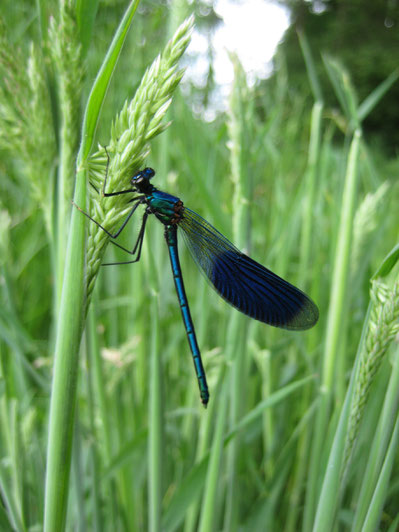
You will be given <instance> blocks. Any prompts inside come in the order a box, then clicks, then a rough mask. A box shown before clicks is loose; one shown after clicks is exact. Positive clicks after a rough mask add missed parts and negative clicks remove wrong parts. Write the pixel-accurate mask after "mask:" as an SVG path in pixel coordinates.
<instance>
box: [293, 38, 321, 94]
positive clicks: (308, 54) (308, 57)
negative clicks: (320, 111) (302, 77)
mask: <svg viewBox="0 0 399 532" xmlns="http://www.w3.org/2000/svg"><path fill="white" fill-rule="evenodd" d="M298 39H299V44H300V45H301V50H302V55H303V58H304V60H305V65H306V70H307V73H308V78H309V83H310V88H311V90H312V93H313V98H314V99H315V100H316V102H320V103H321V102H323V93H322V90H321V86H320V83H319V78H318V75H317V70H316V66H315V63H314V61H313V57H312V51H311V49H310V46H309V42H308V40H307V38H306V35H305V33H304V32H303V31H300V30H299V31H298Z"/></svg>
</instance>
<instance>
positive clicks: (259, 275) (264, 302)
mask: <svg viewBox="0 0 399 532" xmlns="http://www.w3.org/2000/svg"><path fill="white" fill-rule="evenodd" d="M179 227H180V228H181V229H182V232H183V236H184V239H185V241H186V243H187V245H188V248H189V250H190V252H191V254H192V256H193V258H194V260H195V262H196V263H197V264H198V265H199V267H200V268H201V269H202V270H203V272H204V273H205V275H206V276H207V277H208V279H209V280H210V281H211V283H212V285H213V286H214V288H215V290H216V291H217V293H218V294H219V295H220V296H221V297H223V298H224V299H225V300H226V301H228V302H229V303H230V305H233V307H235V308H236V309H238V310H240V311H241V312H243V313H244V314H247V315H248V316H250V317H251V318H254V319H256V320H259V321H262V322H264V323H268V324H269V325H273V326H274V327H281V328H283V329H291V330H301V329H309V328H310V327H313V325H314V324H315V323H316V322H317V320H318V317H319V311H318V308H317V306H316V305H315V304H314V303H313V301H312V300H311V299H310V298H308V296H307V295H306V294H304V293H303V292H301V290H299V289H298V288H295V286H293V285H292V284H290V283H288V282H287V281H284V279H281V277H279V276H278V275H276V274H274V273H273V272H271V271H270V270H268V269H267V268H264V267H263V266H262V265H260V264H258V263H257V262H255V261H254V260H252V259H251V258H250V257H248V256H247V255H244V254H243V253H241V252H240V251H239V250H238V249H237V248H236V247H234V246H233V244H231V242H229V241H228V240H227V238H225V237H224V236H223V235H222V234H221V233H219V231H217V230H216V229H215V228H214V227H212V226H211V225H210V224H209V223H208V222H207V221H206V220H204V219H203V218H201V216H199V215H198V214H196V213H195V212H193V211H191V210H190V209H187V207H185V208H184V214H183V218H182V220H181V221H180V222H179Z"/></svg>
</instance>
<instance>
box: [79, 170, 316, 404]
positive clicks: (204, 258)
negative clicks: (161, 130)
mask: <svg viewBox="0 0 399 532" xmlns="http://www.w3.org/2000/svg"><path fill="white" fill-rule="evenodd" d="M154 175H155V172H154V170H152V169H151V168H145V169H144V170H142V171H140V172H138V173H137V174H135V175H134V176H133V177H132V179H131V185H132V188H131V189H129V190H124V191H120V192H112V193H108V194H107V193H105V191H104V188H105V182H104V187H103V194H104V195H105V196H114V195H118V194H125V193H137V194H138V195H137V196H135V197H133V198H132V199H131V200H130V201H131V203H132V205H133V206H132V210H131V212H130V214H129V215H128V217H127V218H126V220H125V222H124V223H123V225H122V226H121V228H120V229H119V230H118V231H117V233H115V234H111V233H109V232H108V231H107V230H106V229H104V228H103V227H102V226H101V225H100V224H99V223H98V222H96V221H95V220H93V221H94V222H95V223H96V224H97V225H98V226H99V227H101V229H103V230H104V231H106V232H107V234H108V235H109V236H110V237H111V238H117V236H119V234H120V233H121V231H122V230H123V228H124V227H125V226H126V224H127V222H128V221H129V219H130V218H131V216H132V215H133V213H134V212H135V210H136V208H137V207H138V206H139V205H145V206H146V209H145V212H144V216H143V223H142V226H141V229H140V232H139V236H138V239H137V242H136V244H135V246H134V248H133V250H132V251H129V250H127V249H125V248H123V247H122V246H120V245H119V244H117V243H115V242H114V244H116V245H117V246H118V247H120V248H122V249H124V250H125V251H128V252H129V253H131V254H132V255H136V258H135V259H134V260H131V261H129V262H128V263H132V262H137V261H138V260H139V258H140V253H141V246H142V242H143V239H144V233H145V226H146V222H147V218H148V216H149V215H150V214H154V215H155V217H156V218H157V219H158V220H159V221H160V222H161V223H162V224H163V225H164V228H165V239H166V243H167V245H168V250H169V257H170V263H171V266H172V272H173V279H174V282H175V287H176V292H177V297H178V300H179V304H180V309H181V313H182V317H183V322H184V326H185V329H186V332H187V338H188V342H189V345H190V349H191V352H192V356H193V361H194V367H195V371H196V375H197V379H198V384H199V388H200V395H201V400H202V402H203V404H204V405H205V406H206V405H207V403H208V400H209V391H208V385H207V382H206V376H205V371H204V368H203V365H202V360H201V353H200V350H199V347H198V343H197V339H196V336H195V330H194V325H193V321H192V318H191V314H190V309H189V306H188V301H187V297H186V292H185V289H184V283H183V277H182V271H181V267H180V261H179V253H178V245H177V232H178V229H181V231H182V234H183V236H184V239H185V241H186V244H187V245H188V248H189V250H190V252H191V255H192V256H193V258H194V260H195V262H196V263H197V265H198V267H199V268H200V269H201V270H202V271H203V272H204V273H205V275H206V277H207V278H208V279H209V281H210V283H211V285H212V286H213V288H214V289H215V290H216V291H217V292H218V294H219V295H220V296H221V297H223V299H225V300H226V301H227V302H228V303H229V304H230V305H232V306H233V307H235V308H236V309H237V310H239V311H241V312H243V313H244V314H246V315H248V316H250V317H251V318H254V319H256V320H259V321H262V322H263V323H267V324H269V325H272V326H274V327H280V328H283V329H289V330H305V329H309V328H310V327H313V325H315V323H316V322H317V320H318V317H319V311H318V309H317V306H316V305H315V304H314V303H313V301H312V300H311V299H310V298H309V297H308V296H307V295H306V294H304V293H303V292H302V291H301V290H299V289H298V288H296V287H295V286H293V285H292V284H290V283H288V282H287V281H285V280H284V279H282V278H281V277H279V276H278V275H276V274H274V273H273V272H271V271H270V270H268V269H267V268H265V267H264V266H262V265H261V264H259V263H257V262H255V261H254V260H253V259H251V258H250V257H248V256H247V255H245V254H244V253H241V252H240V251H239V250H238V249H237V248H236V247H235V246H233V244H231V242H229V241H228V240H227V238H225V237H224V236H223V235H222V234H221V233H219V231H217V230H216V229H215V228H214V227H212V226H211V225H210V224H209V223H208V222H207V221H206V220H204V219H203V218H201V216H199V215H198V214H196V213H195V212H193V211H191V210H190V209H188V208H187V207H185V206H184V205H183V202H182V201H181V200H180V199H179V198H178V197H176V196H172V195H170V194H168V193H166V192H162V191H160V190H158V189H157V188H156V187H154V186H153V185H152V184H151V183H150V179H151V178H152V177H153V176H154ZM85 214H86V213H85ZM86 216H88V215H86ZM89 218H90V217H89ZM91 219H92V218H91ZM128 263H124V264H128Z"/></svg>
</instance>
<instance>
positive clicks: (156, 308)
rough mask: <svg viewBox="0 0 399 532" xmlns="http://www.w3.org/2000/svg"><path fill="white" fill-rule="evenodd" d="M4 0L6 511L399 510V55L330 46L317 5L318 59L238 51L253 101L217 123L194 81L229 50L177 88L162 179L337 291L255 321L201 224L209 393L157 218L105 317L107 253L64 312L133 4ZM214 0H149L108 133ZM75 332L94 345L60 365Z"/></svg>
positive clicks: (86, 524) (112, 253)
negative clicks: (221, 276) (211, 273)
mask: <svg viewBox="0 0 399 532" xmlns="http://www.w3.org/2000/svg"><path fill="white" fill-rule="evenodd" d="M3 5H4V9H3V10H2V16H3V25H2V26H1V28H0V29H1V39H2V41H1V43H0V44H1V45H2V46H1V55H0V58H1V61H0V63H1V71H2V81H3V82H2V83H1V92H0V119H1V123H0V150H1V151H0V177H1V179H0V207H1V210H0V250H1V253H0V268H1V277H0V280H1V292H2V305H1V309H0V340H1V343H0V424H1V434H0V457H1V461H0V492H1V503H0V529H1V530H30V531H36V530H42V529H43V528H44V529H45V530H46V531H50V530H57V531H59V530H63V529H64V528H65V529H66V530H103V531H108V530H121V531H122V530H123V531H125V530H126V531H135V530H146V529H149V530H152V531H154V532H158V531H160V530H166V531H172V530H184V531H185V532H189V531H194V530H200V531H207V530H209V531H213V530H228V531H234V530H251V531H253V530H287V531H296V530H305V531H308V530H318V531H326V530H374V529H376V527H377V528H379V529H380V530H396V529H397V526H398V522H399V517H398V512H397V507H398V505H397V500H398V473H399V469H398V462H397V446H398V438H399V428H398V427H399V422H398V399H399V395H398V394H399V392H398V390H399V365H398V361H397V357H398V344H397V334H398V315H399V288H398V275H397V266H395V264H396V260H397V258H398V251H397V248H395V245H397V242H398V236H399V235H398V226H399V225H398V221H399V217H398V210H397V207H396V206H397V205H398V201H399V187H398V182H397V174H398V169H399V161H398V159H397V158H396V157H395V156H394V155H392V154H393V153H394V151H395V150H394V149H391V150H390V151H386V150H385V149H381V148H380V147H378V146H380V145H381V142H380V141H379V140H378V139H381V138H382V137H383V136H384V135H385V134H389V131H391V129H390V128H391V125H390V122H389V121H388V120H387V122H386V130H385V124H384V121H383V119H381V118H380V119H379V120H380V121H379V126H378V138H377V140H376V137H374V136H372V133H371V130H370V129H368V128H367V127H366V129H365V132H364V131H363V129H362V125H363V121H364V120H371V119H372V117H373V115H374V113H375V112H376V111H377V110H378V109H380V108H382V107H384V102H387V101H389V98H390V94H391V92H392V91H395V90H397V85H398V83H397V81H396V78H395V77H392V78H389V74H391V71H389V72H385V73H384V75H383V74H381V76H380V77H378V79H377V78H376V80H375V81H376V82H375V84H374V85H363V84H362V83H361V80H360V79H359V80H358V79H357V78H356V72H352V70H351V68H350V65H348V66H349V68H348V71H347V70H345V68H344V67H342V66H341V63H344V64H346V54H345V53H344V51H342V53H341V50H338V51H337V58H336V59H338V61H336V60H335V58H325V60H324V65H323V67H322V66H321V63H320V65H319V64H318V50H319V47H318V46H315V45H313V44H312V37H313V33H312V32H310V33H308V31H307V29H306V28H305V29H306V34H302V36H301V37H300V43H301V50H302V55H301V56H299V57H297V58H296V69H299V65H301V66H300V68H301V72H300V75H299V74H298V73H297V72H296V71H295V72H294V71H293V69H292V68H291V58H292V56H291V55H290V54H289V53H288V52H287V55H284V54H283V53H279V55H278V56H277V58H276V71H275V74H274V76H273V77H272V79H271V80H269V81H268V82H267V83H257V84H256V85H255V86H254V87H248V85H247V83H246V79H245V75H244V73H243V71H242V67H241V66H240V64H239V62H238V60H237V58H236V57H234V56H231V61H232V62H233V64H234V68H235V82H234V85H233V86H232V89H231V90H232V94H231V98H230V100H229V108H228V110H227V111H226V113H223V114H220V115H219V116H218V117H217V118H216V119H215V120H214V121H213V122H211V123H208V122H205V121H204V120H202V117H201V116H198V115H196V114H194V113H193V111H192V100H191V98H194V97H195V98H196V101H197V102H198V93H199V97H200V98H201V99H202V101H203V102H205V104H206V102H207V101H208V97H209V93H208V91H209V90H211V89H212V85H213V84H212V68H210V76H209V80H208V84H207V85H206V87H205V88H204V90H203V91H201V90H199V89H198V88H196V87H191V88H190V87H187V86H186V87H185V91H184V92H183V93H182V92H179V89H177V91H175V93H174V96H173V102H172V104H171V107H170V109H169V111H168V114H167V120H171V121H172V123H171V125H170V126H169V127H168V129H166V131H164V132H163V133H162V134H161V135H159V136H158V137H157V138H155V139H154V140H151V141H150V146H151V153H150V155H149V156H148V157H147V159H146V161H145V162H146V164H147V165H149V166H152V167H154V168H155V169H156V171H157V175H156V185H157V186H159V188H161V189H164V190H167V191H169V192H170V193H171V194H174V195H178V196H179V197H181V198H182V199H183V201H184V202H185V204H186V205H188V206H189V207H190V208H192V209H193V210H195V211H197V212H198V213H199V214H200V215H201V216H203V217H205V218H206V219H207V220H209V221H210V222H211V223H212V224H213V225H214V226H215V227H217V228H218V230H220V231H221V232H222V233H223V234H225V235H226V236H227V237H228V238H229V239H230V240H232V241H233V242H234V243H235V244H236V245H237V246H238V247H240V248H241V249H245V250H247V251H248V252H249V253H250V254H251V256H252V257H253V258H255V259H256V260H258V261H259V262H261V263H262V264H265V265H266V266H267V267H269V268H271V269H272V270H273V271H276V272H277V273H278V274H279V275H281V276H283V277H285V278H287V279H288V280H290V281H291V282H292V283H294V284H296V285H298V286H300V287H301V288H302V289H303V290H305V291H306V292H307V293H309V294H310V295H311V297H312V298H313V299H314V300H315V301H316V302H317V303H318V306H319V309H320V320H319V323H318V324H317V326H316V327H315V328H314V329H312V330H310V331H308V332H304V333H289V332H287V331H281V330H277V329H272V328H270V327H266V326H264V325H262V324H260V323H257V322H253V321H250V320H249V319H248V318H246V317H245V316H241V315H239V314H238V313H237V312H236V311H235V310H233V309H231V308H230V307H229V306H228V305H227V304H226V303H225V302H223V301H221V300H220V298H218V297H217V296H216V295H215V294H214V293H213V291H212V290H211V289H210V287H209V286H208V285H207V283H206V282H205V280H204V279H202V277H201V276H200V275H199V273H198V271H197V269H196V267H195V266H194V265H193V263H192V260H191V257H189V256H188V253H187V252H186V250H185V249H184V247H183V246H181V248H180V252H181V261H182V269H183V273H184V280H185V284H186V290H187V294H188V298H189V301H190V303H191V312H192V315H193V319H194V322H195V326H196V331H197V335H198V341H199V344H200V346H201V350H202V356H203V360H204V364H205V367H206V371H207V376H208V381H209V384H210V391H211V399H210V405H209V408H208V410H206V411H205V410H204V409H203V408H202V406H201V404H200V401H199V397H198V389H197V383H196V380H195V376H194V372H193V367H192V362H191V360H190V353H189V348H188V345H187V340H186V333H185V331H184V328H183V326H182V323H181V317H180V311H179V308H178V304H177V299H176V295H175V292H174V285H173V280H172V276H171V272H170V268H169V263H168V257H167V250H166V246H165V244H164V241H163V234H162V233H163V231H162V228H161V227H160V225H159V224H158V223H157V221H156V220H150V221H149V224H148V229H147V234H146V241H145V244H144V249H143V256H142V259H141V261H140V263H139V264H136V265H133V266H120V267H107V268H101V269H100V274H99V276H98V278H97V281H96V284H95V288H94V292H93V294H92V301H91V306H90V310H89V314H88V316H87V319H85V310H86V303H87V297H88V296H87V291H85V290H86V284H85V283H86V280H87V276H88V273H87V272H88V269H89V266H88V265H87V264H86V263H84V268H85V269H84V271H83V270H82V274H81V275H79V273H76V279H75V281H76V292H75V295H76V294H77V293H80V292H79V291H80V290H81V291H82V294H83V296H82V298H81V308H72V309H71V308H69V309H67V310H68V311H69V314H65V313H64V312H63V310H64V309H65V308H66V305H67V303H68V301H67V302H66V303H65V301H66V297H65V292H66V291H67V288H66V286H68V287H71V288H72V289H73V285H72V284H71V283H70V282H69V281H68V282H67V281H66V278H67V277H68V274H70V277H72V281H73V280H74V279H73V278H74V272H70V271H69V272H68V271H66V272H65V275H66V276H65V277H64V267H65V265H67V266H66V268H68V267H69V266H68V264H69V263H68V253H67V251H66V250H67V247H68V246H69V249H72V248H73V245H74V236H75V235H74V234H73V230H72V231H70V230H69V220H70V218H71V215H72V216H76V220H77V222H76V223H77V224H80V223H81V224H82V227H83V228H84V226H83V224H84V223H86V219H85V218H84V217H83V216H82V215H81V214H80V213H79V212H78V211H77V210H76V209H75V211H73V209H72V207H71V205H70V201H71V200H72V197H73V192H72V191H73V188H74V185H75V181H74V180H75V172H76V166H75V165H76V158H77V154H78V149H79V144H80V156H81V154H82V145H83V141H82V139H81V138H80V131H81V127H82V122H83V109H85V108H86V101H87V99H88V97H89V94H90V91H91V89H92V85H93V80H94V79H95V77H96V75H97V72H98V70H99V69H100V66H101V65H102V64H103V65H104V64H105V63H106V61H107V60H104V56H105V54H106V53H107V51H108V49H109V46H110V43H111V41H112V39H113V37H114V35H115V32H116V29H117V27H118V25H119V24H120V21H121V19H122V16H123V12H124V10H125V9H126V8H127V5H126V4H125V2H121V1H120V2H107V3H105V2H104V3H102V4H100V5H98V6H97V4H96V2H88V3H87V4H84V3H79V2H78V3H77V5H72V6H71V7H70V8H69V6H68V4H67V5H66V6H65V5H64V4H61V6H58V5H57V4H56V3H55V2H54V3H51V2H48V3H40V2H39V3H38V4H37V5H36V6H32V4H31V3H30V2H26V3H24V2H19V3H16V2H11V1H8V0H7V1H5V2H3ZM82 6H84V8H85V9H87V11H86V12H85V11H84V9H83V7H82ZM193 9H194V11H195V12H196V15H197V20H198V25H199V26H203V25H207V24H208V25H209V24H210V25H212V24H214V23H215V15H214V12H213V11H212V10H211V9H209V7H206V6H203V5H202V4H200V3H196V4H195V5H194V6H192V5H187V4H186V3H185V2H171V3H168V4H166V3H151V2H145V1H143V2H141V3H140V5H139V7H138V9H137V11H136V13H135V15H134V18H133V23H132V27H131V28H130V31H129V33H128V35H127V37H126V41H125V44H124V48H123V50H122V52H121V55H120V56H119V61H118V64H117V67H116V69H115V72H114V74H113V77H112V79H111V82H110V85H109V87H108V90H107V96H106V98H105V101H104V104H103V106H102V112H101V117H100V122H99V125H98V128H97V136H96V140H97V141H98V142H100V143H101V144H108V142H109V141H110V138H111V137H112V134H111V133H110V131H111V121H113V120H115V115H116V114H117V113H118V112H119V111H120V110H121V108H122V106H123V104H124V102H125V100H129V101H130V100H131V99H132V98H133V96H134V93H135V90H136V89H137V87H138V86H139V84H140V82H141V79H142V76H143V74H144V71H145V69H146V68H147V67H148V66H149V65H150V64H151V63H152V61H153V60H154V58H155V57H156V56H157V54H159V53H161V52H162V50H163V49H164V46H165V45H166V43H167V41H168V39H169V38H171V36H172V35H173V33H174V31H175V30H176V28H177V27H178V25H179V24H181V23H182V22H183V20H184V19H185V18H186V17H187V16H189V15H190V14H191V13H192V11H193ZM84 13H86V15H85V17H84ZM87 13H89V15H88V14H87ZM331 13H333V11H332V12H331ZM50 15H51V16H50ZM79 16H80V17H82V18H81V19H79ZM201 16H202V18H201ZM331 16H332V14H331ZM51 17H53V19H54V21H55V22H52V23H50V20H51ZM83 18H84V20H85V25H83V26H82V25H80V26H79V23H78V24H76V19H77V20H78V21H79V20H82V19H83ZM90 20H92V22H93V25H92V31H91V26H90V23H89V21H90ZM54 23H55V24H56V25H55V26H52V28H53V29H51V24H54ZM57 24H60V25H59V26H58V25H57ZM49 25H50V37H48V31H49ZM60 28H61V29H62V31H61V29H60ZM79 28H80V30H79ZM57 36H58V37H57ZM291 38H292V37H291ZM32 41H33V42H34V43H35V49H34V50H33V51H32V48H31V44H30V43H31V42H32ZM288 42H289V41H288ZM55 43H58V44H59V46H60V48H57V47H56V46H55ZM79 43H80V44H81V47H80V48H79V47H78V46H77V45H78V44H79ZM297 47H298V44H297ZM377 50H378V47H377V46H376V47H375V49H373V52H375V53H376V54H377ZM211 55H212V54H210V56H211ZM10 57H12V61H10ZM189 60H190V58H189V57H188V58H187V57H185V61H189ZM107 64H109V63H107ZM321 68H323V74H320V72H321ZM305 76H306V77H305ZM300 77H301V79H302V83H298V80H299V79H300ZM322 78H323V81H321V79H322ZM351 78H353V79H354V82H353V85H352V82H351V81H350V80H351ZM305 79H306V80H307V82H308V86H307V88H306V89H305V88H304V87H305V83H304V82H303V80H305ZM387 79H388V81H387V82H386V84H385V85H383V86H382V87H381V85H379V84H380V83H384V82H385V80H387ZM150 81H151V80H150ZM326 87H328V88H326ZM378 87H380V89H381V90H379V89H378ZM35 95H36V98H35ZM101 104H102V101H101V102H99V103H98V109H97V110H99V108H100V105H101ZM140 110H141V109H140ZM46 113H47V114H46ZM143 114H144V111H141V113H139V117H140V116H142V115H143ZM380 116H381V115H380ZM46 117H48V119H46ZM90 118H91V117H90V116H89V117H88V120H90ZM86 119H87V114H86ZM86 123H87V122H86ZM113 140H115V139H113ZM119 140H120V139H119V138H118V139H116V140H115V142H116V143H117V142H119ZM393 147H394V141H393V140H392V146H391V148H393ZM93 151H95V147H92V152H93ZM96 157H97V158H96ZM96 157H94V158H92V159H84V160H83V162H82V159H80V164H79V165H78V168H77V169H78V180H77V183H78V185H77V186H76V190H77V189H78V188H79V179H80V178H79V175H80V174H81V172H82V168H83V170H84V171H87V175H86V178H87V179H88V176H89V175H90V176H93V175H94V167H95V165H96V164H98V167H97V170H98V175H100V176H101V175H104V172H105V160H104V158H103V159H101V149H100V150H99V154H97V156H96ZM111 164H112V163H111ZM113 171H114V172H115V175H117V171H118V168H116V169H113ZM127 177H128V176H127ZM81 182H82V181H81ZM124 183H125V185H126V183H128V179H127V182H124ZM121 188H126V187H125V186H122V187H121ZM88 190H89V196H90V197H91V198H94V201H96V199H95V198H96V195H95V194H92V192H93V191H92V190H91V191H90V187H88ZM76 194H77V192H75V195H74V198H75V201H81V200H80V199H77V195H76ZM82 201H84V200H82ZM90 201H91V202H93V199H91V200H90ZM81 205H82V206H83V204H81ZM91 205H92V203H91ZM107 205H108V206H109V203H108V204H107V200H105V203H104V204H103V206H102V208H103V209H105V210H106V209H107ZM88 208H89V205H88ZM90 212H92V211H90ZM72 213H74V214H72ZM99 221H102V220H99ZM75 227H77V226H76V225H74V222H72V228H75ZM82 227H78V231H80V230H82ZM86 227H87V226H86ZM91 230H92V229H91V228H90V227H89V229H88V231H89V232H90V231H91ZM137 231H138V220H135V221H133V223H131V224H129V227H128V228H126V230H125V231H124V233H123V234H122V235H121V238H120V240H119V242H120V243H121V244H123V245H125V246H128V247H129V246H132V242H134V240H135V235H137ZM82 235H83V233H82ZM68 242H69V243H68ZM89 245H90V244H89ZM391 250H393V251H392V253H391V255H390V256H389V257H388V259H384V258H385V257H386V256H387V254H389V253H390V252H391ZM83 251H84V249H83V248H82V256H83ZM87 251H89V250H87ZM86 256H87V255H85V257H86ZM117 260H126V256H124V255H123V254H121V253H119V252H118V250H116V249H115V248H114V247H113V246H108V249H107V253H106V257H105V258H104V261H106V262H112V261H117ZM382 263H383V264H384V268H383V269H380V270H379V271H378V274H377V275H376V276H375V277H374V278H373V276H374V274H375V272H376V271H377V270H378V268H379V267H380V266H381V264H382ZM77 272H78V270H77ZM94 279H95V277H94ZM372 279H373V282H371V281H372ZM61 294H64V295H63V297H61ZM72 295H73V294H72ZM74 314H76V315H78V316H80V315H81V316H82V318H81V322H79V323H81V325H82V327H83V325H85V329H84V331H83V334H82V336H80V333H81V332H82V331H80V333H79V335H76V334H75V337H74V342H76V343H77V345H78V344H79V342H80V339H82V341H81V345H80V350H79V356H77V355H78V350H77V347H76V348H75V347H74V345H75V344H74V343H73V342H71V343H70V344H68V345H66V346H64V350H63V351H61V350H60V348H59V347H56V346H57V345H59V344H58V343H57V342H59V338H60V331H61V330H62V327H61V326H62V325H63V326H64V327H66V328H67V329H68V327H69V321H68V320H69V319H71V320H72V318H70V316H72V317H73V315H74ZM66 315H67V316H68V319H67V323H65V320H66V318H65V316H66ZM71 328H72V325H71ZM395 335H396V336H395ZM54 353H56V356H57V357H58V361H59V364H61V365H62V363H63V362H64V360H65V361H68V360H69V361H70V365H71V369H70V371H66V372H65V373H64V374H62V373H60V372H58V379H56V378H55V377H54V372H57V371H58V370H57V369H56V370H54V369H53V368H54ZM60 353H62V357H63V358H60ZM69 357H71V358H69ZM74 357H76V358H74ZM60 361H61V362H60ZM53 377H54V380H53ZM60 382H61V387H62V385H63V382H64V383H67V384H68V383H69V384H68V385H66V387H65V389H64V390H63V391H64V392H65V395H64V403H61V404H58V405H56V406H58V408H59V409H60V410H61V411H62V410H65V411H67V412H68V413H69V418H68V422H66V423H65V424H64V426H61V427H60V431H59V434H58V436H59V439H60V440H61V441H59V442H57V441H56V440H55V439H54V438H53V439H51V437H50V440H49V439H48V437H49V426H50V433H51V430H52V429H51V421H49V409H50V397H51V394H52V399H51V400H52V408H53V407H54V404H55V403H56V399H57V389H56V388H57V387H58V391H59V389H60V388H59V384H60ZM76 385H77V388H76V389H75V387H76ZM68 386H69V387H68ZM75 407H76V408H75ZM54 408H55V407H54ZM55 436H57V434H56V435H55ZM52 442H53V443H52ZM54 442H55V444H54ZM62 445H64V447H63V446H62ZM71 448H72V453H71V468H70V471H71V474H70V475H69V454H68V453H69V452H70V449H71ZM59 449H65V454H62V453H60V451H59ZM57 461H58V463H60V462H61V465H62V462H63V466H64V469H63V470H62V476H60V475H58V476H57V474H58V473H57V471H59V470H56V469H54V470H53V467H52V464H54V463H57ZM46 464H47V465H46ZM49 464H50V466H49ZM46 467H47V479H46ZM46 483H47V490H46ZM49 486H52V489H51V490H49ZM50 492H51V493H50ZM44 515H46V519H45V518H44Z"/></svg>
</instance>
